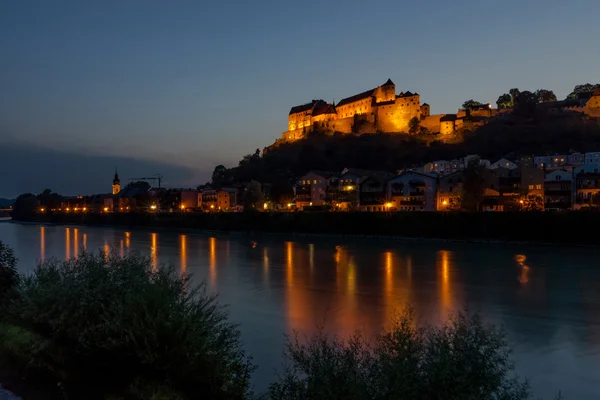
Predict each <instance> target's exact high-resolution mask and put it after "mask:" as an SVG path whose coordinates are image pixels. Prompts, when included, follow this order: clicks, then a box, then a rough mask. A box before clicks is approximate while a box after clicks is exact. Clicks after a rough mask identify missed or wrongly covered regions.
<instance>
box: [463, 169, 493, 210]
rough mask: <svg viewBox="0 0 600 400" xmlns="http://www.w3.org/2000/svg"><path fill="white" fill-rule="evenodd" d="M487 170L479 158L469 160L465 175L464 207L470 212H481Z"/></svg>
mask: <svg viewBox="0 0 600 400" xmlns="http://www.w3.org/2000/svg"><path fill="white" fill-rule="evenodd" d="M486 173H487V168H486V166H485V165H483V164H482V163H481V160H480V159H479V158H472V159H470V160H469V163H468V164H467V167H466V168H465V170H464V173H463V193H462V206H463V208H464V209H465V210H468V211H479V210H480V209H481V203H482V202H483V194H484V191H485V182H486Z"/></svg>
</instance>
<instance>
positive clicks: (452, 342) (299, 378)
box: [269, 309, 530, 400]
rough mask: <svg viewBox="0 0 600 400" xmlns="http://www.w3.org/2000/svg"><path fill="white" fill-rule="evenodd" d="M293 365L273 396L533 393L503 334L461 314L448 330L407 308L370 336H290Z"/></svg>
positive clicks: (509, 398) (513, 398) (508, 399)
mask: <svg viewBox="0 0 600 400" xmlns="http://www.w3.org/2000/svg"><path fill="white" fill-rule="evenodd" d="M285 357H286V360H287V365H286V368H285V371H284V372H283V373H282V374H281V375H280V377H279V380H278V381H277V382H276V383H274V384H272V385H271V386H270V388H269V392H270V395H271V398H272V399H273V400H279V399H286V400H295V399H297V400H313V399H315V400H316V399H344V400H353V399H356V400H358V399H361V400H364V399H370V400H379V399H386V400H387V399H389V400H393V399H403V400H405V399H441V398H443V399H461V400H468V399H473V400H475V399H477V400H482V399H490V400H491V399H498V400H499V399H503V400H517V399H527V398H529V397H530V393H529V386H528V383H527V381H521V380H519V378H518V377H516V376H515V375H514V373H513V366H512V363H511V362H510V359H509V349H508V346H507V343H506V341H505V339H504V335H503V333H502V331H500V330H498V329H497V328H494V327H492V326H486V325H484V324H483V323H482V321H481V320H480V318H479V317H477V316H473V317H469V316H466V315H465V314H463V313H457V314H456V315H454V316H452V317H451V318H450V319H449V321H448V322H447V323H446V324H445V325H444V326H442V327H437V328H436V327H431V326H428V327H424V328H419V327H416V326H415V323H414V317H413V312H412V311H411V310H410V309H407V310H405V311H404V312H403V313H402V314H401V315H399V316H398V318H397V319H396V321H395V322H394V323H393V324H392V327H391V329H390V330H388V331H387V332H385V333H383V334H381V335H378V336H376V337H375V338H373V340H370V341H367V340H366V339H365V337H364V336H362V335H361V334H360V333H357V334H356V335H354V336H353V337H351V338H350V339H348V340H346V341H344V340H341V339H338V338H335V337H334V338H329V337H327V336H326V335H324V334H323V333H319V334H317V335H316V336H313V337H310V338H307V340H306V343H302V342H301V341H300V340H299V338H298V337H297V336H296V337H294V338H291V339H290V340H289V341H288V345H287V349H286V352H285Z"/></svg>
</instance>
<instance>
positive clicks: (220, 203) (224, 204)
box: [216, 188, 239, 211]
mask: <svg viewBox="0 0 600 400" xmlns="http://www.w3.org/2000/svg"><path fill="white" fill-rule="evenodd" d="M216 199H217V202H216V208H217V209H218V210H219V211H237V210H238V208H239V205H238V190H237V189H234V188H222V189H219V190H217V196H216Z"/></svg>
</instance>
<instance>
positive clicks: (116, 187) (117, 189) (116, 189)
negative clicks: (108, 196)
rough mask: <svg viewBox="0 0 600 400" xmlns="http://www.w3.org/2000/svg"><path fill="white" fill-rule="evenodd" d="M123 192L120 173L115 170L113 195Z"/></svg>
mask: <svg viewBox="0 0 600 400" xmlns="http://www.w3.org/2000/svg"><path fill="white" fill-rule="evenodd" d="M120 191H121V180H120V179H119V173H118V172H117V169H116V168H115V177H114V179H113V184H112V194H118V193H119V192H120Z"/></svg>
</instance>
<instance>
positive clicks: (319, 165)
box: [213, 113, 600, 185]
mask: <svg viewBox="0 0 600 400" xmlns="http://www.w3.org/2000/svg"><path fill="white" fill-rule="evenodd" d="M571 151H579V152H590V151H600V124H599V121H598V120H594V119H586V118H584V117H582V116H579V115H574V114H567V113H565V114H559V115H544V114H542V115H536V116H534V117H532V118H527V119H524V118H519V117H517V116H512V115H510V116H505V117H502V118H496V119H493V120H490V121H489V123H488V124H486V125H485V126H483V127H481V128H479V129H477V130H476V131H475V132H468V131H467V132H460V133H458V134H456V136H454V137H453V138H452V140H446V141H445V142H442V141H441V140H439V136H434V135H405V134H368V135H361V136H356V135H349V134H344V135H342V134H334V135H313V136H311V137H308V138H306V139H302V140H298V141H296V142H293V143H285V144H281V145H279V146H276V147H271V148H270V149H269V151H268V152H267V153H266V154H265V155H263V156H262V157H260V155H259V152H257V153H255V154H253V155H247V156H245V157H244V159H243V160H241V161H240V163H239V165H238V166H237V167H234V168H230V169H224V168H223V167H222V166H220V167H217V169H219V168H220V169H221V170H220V171H216V174H215V179H214V180H213V181H214V182H213V183H215V184H218V185H224V184H235V183H243V182H247V181H249V180H252V179H254V180H257V181H259V182H263V183H285V182H291V181H293V180H294V179H296V178H297V177H298V176H300V175H302V174H304V173H305V172H307V171H309V170H313V169H314V170H325V171H341V170H342V169H343V168H344V167H348V166H351V167H355V168H365V169H382V170H388V171H396V170H398V169H402V168H408V167H413V166H417V165H422V164H425V163H427V162H429V161H434V160H441V159H453V158H459V157H464V156H466V155H468V154H478V155H480V156H481V157H483V158H487V159H490V160H496V159H499V158H501V157H504V156H515V157H516V156H519V155H533V154H536V155H544V154H555V153H568V152H571Z"/></svg>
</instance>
